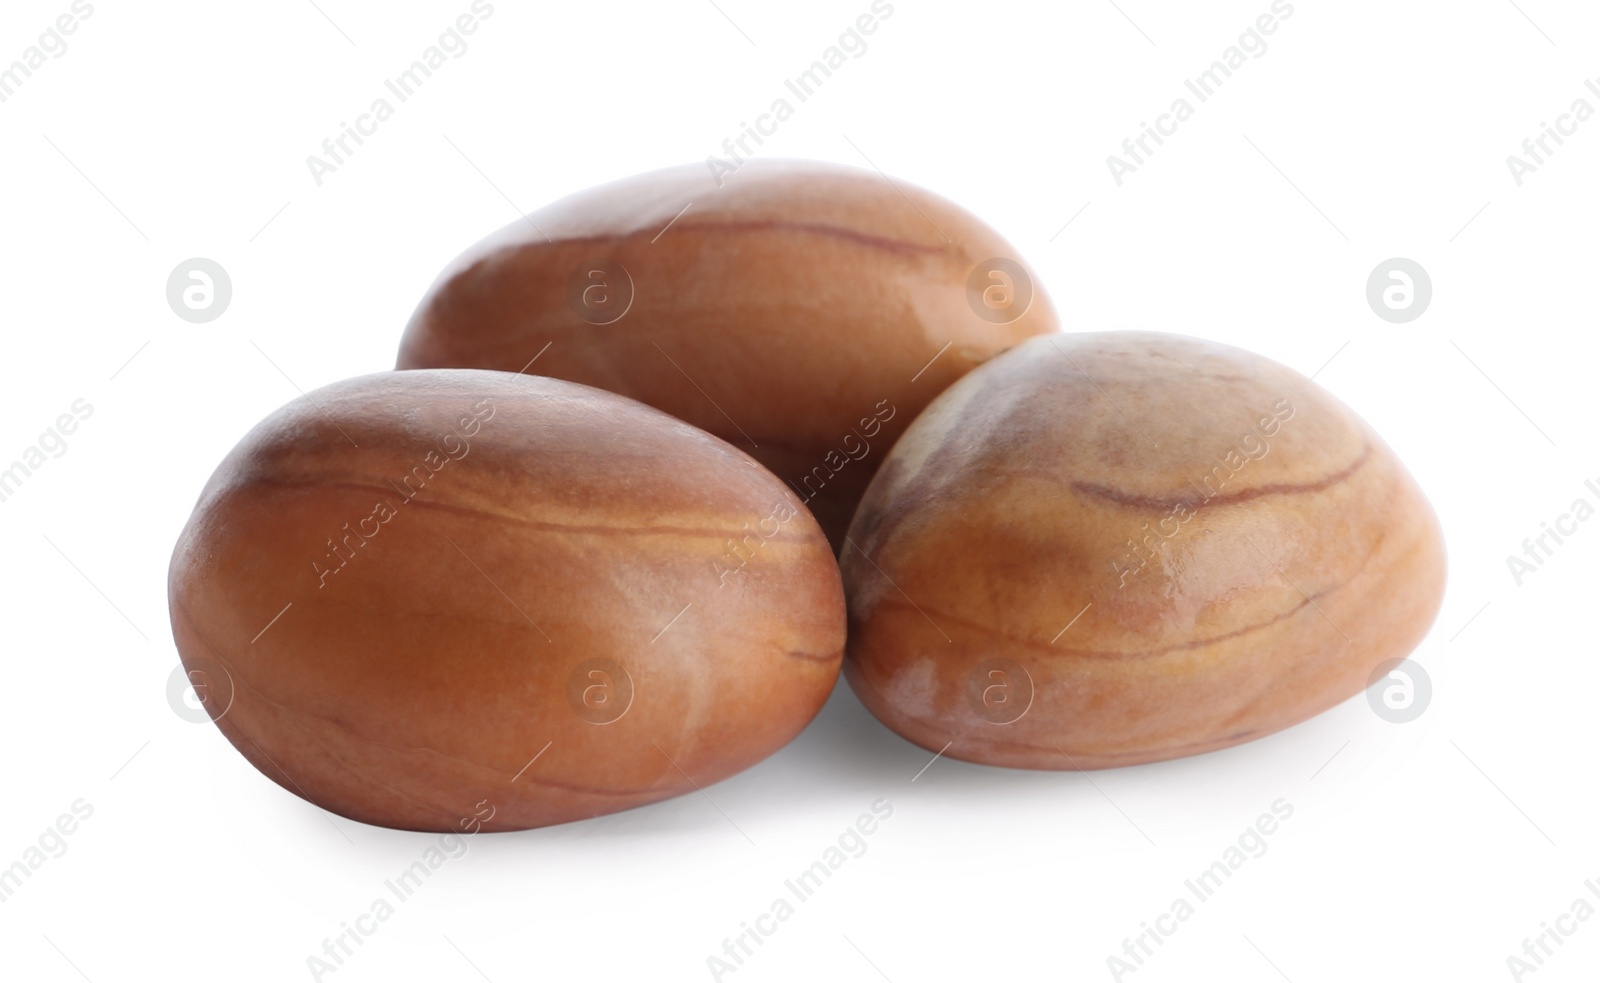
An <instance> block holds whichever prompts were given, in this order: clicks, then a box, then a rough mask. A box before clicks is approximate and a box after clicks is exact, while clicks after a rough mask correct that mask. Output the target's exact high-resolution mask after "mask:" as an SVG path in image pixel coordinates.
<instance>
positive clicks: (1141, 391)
mask: <svg viewBox="0 0 1600 983" xmlns="http://www.w3.org/2000/svg"><path fill="white" fill-rule="evenodd" d="M850 536H851V540H852V541H853V543H854V544H855V545H856V546H859V549H855V548H849V549H847V550H846V552H845V553H844V555H843V556H842V557H841V562H842V566H843V571H844V580H845V590H846V596H847V598H848V602H849V608H850V638H849V645H848V654H847V657H846V660H845V676H846V678H847V679H848V680H849V681H850V685H851V686H852V687H853V688H854V690H855V692H856V694H857V695H858V696H859V697H860V698H861V700H862V702H863V703H865V704H866V706H867V707H868V709H870V710H871V711H872V712H873V713H874V714H876V715H877V716H878V718H879V719H881V720H882V721H883V722H884V723H886V724H888V725H889V726H890V727H891V728H893V729H894V730H895V731H896V732H898V733H900V734H901V735H902V736H904V737H906V738H908V739H910V740H912V741H914V742H916V743H917V744H920V745H922V746H923V747H926V748H929V749H931V750H938V749H940V748H942V747H944V746H945V744H946V743H947V742H953V743H951V744H950V747H949V749H948V751H947V752H946V753H947V754H949V755H952V756H954V757H957V758H961V759H963V760H967V761H976V762H981V763H985V764H995V765H1005V766H1010V767H1017V768H1044V769H1066V770H1071V769H1091V768H1109V767H1115V766H1119V765H1130V764H1138V763H1141V762H1148V761H1161V760H1164V759H1168V758H1176V757H1181V756H1184V755H1190V754H1198V753H1201V752H1204V751H1211V750H1215V749H1218V748H1225V747H1229V746H1231V745H1235V744H1239V743H1242V742H1244V741H1248V740H1251V739H1253V738H1257V737H1261V736H1262V735H1265V734H1270V733H1272V732H1274V731H1277V730H1281V729H1283V728H1285V727H1288V726H1290V725H1292V724H1295V723H1297V722H1299V721H1301V720H1304V719H1306V718H1307V717H1310V716H1312V715H1313V714H1316V713H1319V712H1321V711H1323V710H1326V709H1328V708H1329V707H1332V706H1334V705H1335V704H1337V703H1339V702H1341V701H1343V700H1345V699H1347V698H1349V697H1350V696H1352V695H1354V694H1356V693H1359V692H1360V691H1361V690H1362V689H1363V688H1364V687H1365V686H1366V685H1367V683H1368V677H1369V674H1371V673H1372V671H1373V670H1374V669H1375V668H1376V667H1377V666H1378V665H1379V664H1380V663H1382V662H1384V661H1386V660H1388V659H1394V658H1402V657H1404V656H1405V655H1406V654H1407V653H1409V652H1410V651H1411V650H1412V648H1413V647H1415V646H1416V645H1417V644H1418V642H1420V641H1421V639H1422V638H1423V636H1424V635H1425V634H1426V633H1427V630H1428V628H1429V626H1430V625H1431V624H1432V622H1433V620H1434V616H1435V615H1436V614H1437V612H1438V609H1439V604H1440V601H1441V599H1442V595H1443V591H1444V579H1445V562H1444V546H1443V540H1442V537H1441V533H1440V530H1439V526H1438V521H1437V519H1436V518H1435V516H1434V514H1433V511H1432V509H1431V507H1430V506H1429V505H1428V503H1427V501H1426V499H1425V498H1424V497H1423V495H1422V493H1421V491H1420V490H1419V489H1418V488H1417V485H1416V484H1415V482H1414V481H1413V480H1412V478H1411V476H1410V475H1409V474H1408V473H1407V472H1406V470H1405V468H1404V467H1403V466H1402V465H1401V464H1400V462H1399V460H1398V459H1397V458H1396V457H1395V455H1394V453H1393V452H1392V451H1391V450H1390V449H1389V448H1388V446H1386V445H1385V444H1384V443H1383V441H1382V440H1381V439H1380V438H1379V437H1378V435H1377V434H1376V433H1374V432H1373V431H1372V429H1371V428H1370V427H1368V426H1367V425H1366V424H1365V423H1364V422H1363V421H1362V420H1361V419H1360V418H1359V417H1357V416H1356V415H1355V414H1354V413H1353V412H1352V411H1351V410H1350V409H1349V408H1348V407H1346V406H1344V405H1343V404H1342V403H1340V402H1339V401H1338V400H1337V399H1335V398H1334V397H1333V396H1332V395H1330V394H1329V393H1327V392H1326V391H1325V390H1323V389H1321V388H1320V387H1318V386H1317V385H1316V384H1315V383H1313V382H1311V381H1310V380H1308V379H1306V378H1304V377H1303V376H1301V375H1299V374H1298V373H1296V372H1294V371H1292V370H1290V369H1287V368H1285V367H1284V366H1281V365H1278V364H1277V363H1275V362H1272V361H1269V360H1268V359H1265V358H1263V357H1260V356H1258V355H1254V354H1251V353H1249V352H1246V351H1241V350H1239V349H1236V348H1230V347H1228V346H1225V345H1219V344H1213V343H1210V342H1206V341H1201V340H1198V339H1194V338H1187V337H1182V336H1178V335H1168V334H1155V333H1144V332H1116V333H1096V334H1073V335H1062V336H1057V337H1053V338H1038V339H1034V340H1031V341H1028V342H1026V343H1024V344H1022V345H1020V346H1018V347H1017V348H1015V349H1013V350H1012V351H1010V352H1007V353H1005V354H1003V355H1001V356H998V357H996V358H995V359H993V360H992V361H990V362H989V363H988V364H986V365H983V366H981V367H980V368H978V369H977V370H975V371H973V372H972V373H970V374H969V375H967V376H966V377H965V378H963V379H962V380H960V381H959V382H957V383H956V384H955V385H954V386H953V387H951V389H950V390H949V391H947V392H946V393H945V394H944V395H942V396H940V397H939V398H938V399H937V400H935V401H934V402H933V404H932V405H931V406H929V407H928V409H927V410H926V411H925V412H924V413H923V414H922V415H921V416H920V417H919V418H918V419H917V420H916V422H915V423H913V424H912V426H911V427H910V428H909V429H908V430H907V431H906V434H905V436H904V437H902V438H901V440H900V442H899V443H898V444H897V445H896V446H895V448H894V450H893V452H892V453H891V454H890V456H889V458H888V460H887V461H885V463H884V465H883V467H882V469H881V470H880V471H879V474H878V476H877V478H876V479H875V480H874V481H873V483H872V486H871V487H870V488H869V489H868V491H867V493H866V497H865V498H864V500H863V502H862V504H861V509H860V511H859V512H858V514H857V515H856V518H855V522H854V524H853V525H852V527H851V532H850ZM869 557H870V560H869V559H868V558H869ZM1069 626H1070V627H1069ZM996 672H998V673H999V675H995V673H996ZM1030 698H1031V702H1030ZM985 701H987V702H985ZM1008 701H1009V702H1008ZM1019 711H1020V716H1016V717H1015V719H1011V720H1007V719H1006V718H1007V717H1008V716H1012V715H1014V714H1016V713H1018V712H1019ZM997 721H998V722H997Z"/></svg>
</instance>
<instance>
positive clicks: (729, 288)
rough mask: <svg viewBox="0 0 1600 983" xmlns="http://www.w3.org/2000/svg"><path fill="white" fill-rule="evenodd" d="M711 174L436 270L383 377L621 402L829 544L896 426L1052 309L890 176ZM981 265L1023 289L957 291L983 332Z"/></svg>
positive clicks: (567, 218) (811, 170)
mask: <svg viewBox="0 0 1600 983" xmlns="http://www.w3.org/2000/svg"><path fill="white" fill-rule="evenodd" d="M721 180H722V184H721V186H720V187H719V185H718V182H717V180H715V179H713V177H712V175H711V173H710V171H709V169H708V168H707V167H706V166H705V165H704V164H691V165H684V166H680V167H675V168H670V169H667V170H662V171H656V172H653V173H649V174H643V175H639V176H636V177H630V178H627V179H624V180H621V181H616V182H614V183H611V184H607V185H603V186H600V187H597V188H591V189H589V190H586V191H582V192H579V193H577V194H574V195H572V196H570V197H567V198H564V199H562V200H560V201H557V202H555V203H554V204H552V205H549V206H547V207H545V208H542V209H540V210H539V211H536V212H534V213H532V214H531V215H529V216H528V218H527V219H526V220H522V221H517V222H513V223H511V224H510V225H508V226H507V227H505V228H504V229H502V230H501V231H500V232H498V233H496V234H494V235H492V236H490V237H489V238H487V239H485V240H484V241H483V242H480V243H478V244H477V245H475V246H473V247H472V248H471V249H469V250H467V252H466V253H464V254H463V255H462V256H460V257H459V258H457V259H456V260H455V261H454V262H453V263H451V264H450V266H449V267H448V268H447V269H446V270H445V271H444V272H443V273H442V274H441V275H440V277H439V278H438V280H437V281H436V282H435V283H434V285H433V286H432V288H431V289H430V290H429V291H428V294H427V296H426V297H424V298H423V300H422V302H421V304H420V305H419V306H418V307H417V310H416V313H415V314H414V315H413V316H412V319H411V323H410V325H409V326H408V327H407V329H406V333H405V337H404V339H403V340H402V342H401V345H400V352H399V358H398V360H397V363H396V367H397V368H401V369H413V368H435V367H448V366H466V367H474V368H486V369H502V370H506V371H511V372H516V371H519V370H521V369H523V368H525V367H526V369H527V371H528V372H530V373H536V374H540V375H547V376H553V377H556V378H560V379H568V380H571V381H574V382H581V383H584V384H586V385H591V386H595V387H598V388H601V389H605V390H608V391H611V392H616V393H621V394H623V395H625V396H630V397H632V398H634V399H637V400H639V401H641V402H643V403H646V404H648V405H650V406H654V407H656V408H657V409H660V410H664V411H665V412H667V413H670V414H672V415H673V416H676V417H678V418H679V419H681V420H686V421H688V422H690V423H692V424H694V425H695V426H697V427H700V428H702V429H704V430H707V431H709V432H711V433H714V434H716V435H717V436H719V437H722V438H723V439H724V440H726V441H728V442H729V443H731V444H733V445H734V446H736V447H739V448H740V449H742V450H744V451H746V452H747V453H749V454H750V455H751V456H752V457H754V458H756V460H758V461H760V462H761V463H762V464H764V465H766V466H767V467H768V468H770V469H771V470H772V471H773V472H774V473H776V474H777V475H778V476H779V477H781V478H783V479H784V480H785V481H787V482H788V483H789V485H790V487H791V488H793V489H795V491H796V493H797V494H798V495H799V496H800V497H801V499H803V500H804V501H805V502H806V504H807V506H808V507H809V508H810V509H811V510H812V512H813V513H814V514H815V515H816V516H817V519H818V521H819V522H820V523H821V524H822V528H823V530H824V531H825V532H826V533H827V534H828V536H829V538H830V540H831V541H833V543H834V545H835V547H836V548H837V547H838V546H839V545H840V543H841V537H842V536H843V533H844V530H845V529H846V527H847V526H848V525H849V523H850V517H851V515H852V514H853V513H854V511H855V506H856V503H857V501H858V500H859V499H860V497H861V493H862V491H863V490H864V489H865V488H866V486H867V483H868V481H870V480H871V478H872V475H873V473H874V472H875V471H876V469H877V466H878V463H879V462H880V461H881V460H882V459H883V456H884V455H885V454H886V453H887V452H888V450H889V448H890V447H891V446H892V445H893V443H894V441H895V439H896V438H898V437H899V435H900V433H901V432H902V431H903V430H904V428H905V426H906V425H907V424H908V423H910V421H911V419H912V418H913V417H915V416H916V415H917V413H919V412H920V411H921V410H922V408H923V407H924V406H926V405H927V403H928V401H929V400H931V399H933V397H934V396H937V395H938V394H939V393H940V392H941V391H943V390H944V389H945V388H946V387H947V386H949V385H950V384H951V383H952V382H954V381H955V380H956V379H958V378H960V377H961V376H962V375H963V374H964V373H966V372H967V371H968V370H970V369H972V368H973V367H974V366H976V365H978V364H980V363H982V362H983V361H984V360H985V359H987V358H989V357H990V356H992V355H993V354H995V353H996V352H998V351H1002V350H1004V349H1006V348H1009V347H1010V346H1012V345H1014V344H1016V343H1017V342H1019V341H1022V340H1023V339H1025V338H1029V337H1032V336H1034V335H1038V334H1043V333H1045V332H1054V331H1057V330H1058V325H1057V321H1056V316H1055V311H1054V309H1053V308H1052V306H1051V304H1050V300H1049V298H1048V297H1047V296H1046V294H1045V291H1044V288H1043V286H1042V284H1040V283H1039V282H1038V278H1037V277H1036V276H1033V275H1032V273H1031V271H1028V270H1027V269H1026V264H1025V263H1023V261H1022V259H1021V257H1020V255H1019V254H1018V253H1017V252H1016V250H1015V249H1014V248H1013V247H1012V246H1011V245H1010V244H1009V243H1007V242H1006V241H1005V240H1004V239H1003V238H1002V237H1001V236H1000V235H999V234H998V233H997V232H995V231H994V230H993V229H991V228H989V227H988V226H987V225H985V224H984V223H983V222H982V221H980V220H979V219H978V218H976V217H975V216H973V215H972V214H970V213H969V212H967V211H966V210H964V209H962V208H960V207H958V206H956V205H954V204H952V203H951V202H949V201H946V200H945V199H943V198H941V197H939V196H937V195H934V194H931V193H930V192H927V191H924V190H922V189H920V188H917V187H915V186H913V185H910V184H907V183H905V182H903V181H894V182H890V181H889V180H888V179H887V178H885V177H884V176H882V175H880V174H878V173H875V172H873V171H867V170H860V169H856V168H849V167H842V166H838V165H832V164H822V163H817V162H811V161H794V160H750V161H746V162H745V163H744V164H743V165H742V166H741V167H740V168H739V169H738V171H737V172H735V173H733V174H724V175H721ZM997 257H998V258H1003V259H1008V260H1011V261H1014V262H1016V263H1017V264H1019V265H1020V266H1021V267H1022V268H1023V279H1024V280H1025V281H1026V282H1025V283H1023V284H1017V283H1012V284H1010V287H1011V291H1012V292H1011V293H1009V294H1008V292H1007V287H1006V284H1005V283H1004V282H1003V281H1002V280H1001V279H997V278H994V277H989V276H987V275H985V273H980V274H979V275H978V277H977V282H978V283H979V285H980V286H984V288H985V292H980V293H979V294H978V296H979V298H982V297H984V296H986V295H987V296H988V298H989V299H990V301H991V302H992V303H993V304H995V305H998V311H997V312H991V315H990V316H991V317H995V318H1000V319H1001V320H999V321H996V320H990V319H986V318H985V317H981V316H979V314H978V313H977V312H976V311H975V309H974V306H973V304H974V301H973V300H972V299H971V298H970V297H969V284H970V283H971V282H972V281H973V273H974V270H975V269H978V268H979V267H980V266H982V265H983V264H986V263H987V261H989V260H991V259H994V258H997ZM607 264H616V266H615V267H613V266H607ZM617 267H620V268H621V269H622V270H625V271H626V276H625V277H624V276H621V275H619V274H618V273H617V272H616V268H617ZM1013 279H1015V278H1013ZM990 288H993V289H990ZM1023 288H1026V289H1027V290H1030V291H1031V294H1032V299H1031V302H1029V303H1028V304H1027V305H1026V306H1025V307H1024V306H1023V305H1022V303H1021V296H1022V293H1023ZM1008 297H1009V298H1010V300H1009V303H1010V305H1011V306H1009V307H1008V306H1006V305H1007V303H1008ZM980 304H981V300H980ZM613 317H615V318H616V320H608V319H610V318H613ZM595 321H606V323H594V322H595ZM530 363H531V364H530Z"/></svg>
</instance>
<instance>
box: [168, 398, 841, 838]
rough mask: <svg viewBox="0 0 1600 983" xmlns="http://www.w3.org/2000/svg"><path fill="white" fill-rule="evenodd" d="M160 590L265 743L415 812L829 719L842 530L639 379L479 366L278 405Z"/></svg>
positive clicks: (313, 793)
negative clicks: (835, 549) (639, 399)
mask: <svg viewBox="0 0 1600 983" xmlns="http://www.w3.org/2000/svg"><path fill="white" fill-rule="evenodd" d="M384 515H387V518H382V516H384ZM169 591H170V603H171V612H172V627H173V634H174V636H175V638H176V640H177V645H178V650H179V652H180V654H181V655H182V657H183V661H184V664H185V665H186V666H188V667H189V669H190V670H191V671H192V672H197V673H199V674H201V675H200V676H199V677H197V678H202V679H205V680H206V683H207V687H206V688H207V690H208V698H207V700H206V705H207V708H208V709H209V710H210V712H211V714H212V716H213V718H219V715H220V719H217V723H218V726H219V727H220V728H221V730H222V732H223V733H224V734H225V735H226V736H227V738H228V739H229V740H230V741H232V742H233V744H234V746H235V747H237V748H238V749H239V750H240V752H242V753H243V754H244V756H245V757H246V758H248V759H249V760H250V762H251V763H252V764H254V765H255V766H256V767H257V768H259V769H260V770H261V771H262V772H263V773H264V774H266V775H267V776H268V777H269V778H271V779H272V780H273V781H275V782H278V783H279V784H280V785H282V786H283V787H284V788H286V789H288V790H290V791H291V792H294V793H295V794H297V795H300V796H302V797H304V798H306V799H308V800H310V801H311V802H314V803H316V804H317V805H319V806H322V807H324V808H326V809H329V810H332V811H333V812H336V813H338V814H339V815H342V816H346V817H349V818H351V819H356V820H360V821H362V822H367V823H375V824H378V825H382V826H391V827H397V828H401V829H413V830H435V831H446V830H453V831H457V832H461V831H467V832H475V831H476V828H474V827H476V826H478V825H480V824H481V826H482V828H484V829H489V830H506V829H522V828H527V827H534V826H546V825H550V824H553V823H561V822H567V821H570V820H575V819H583V818H587V817H590V816H597V815H600V814H603V813H609V812H616V811H618V810H621V809H627V808H630V807H633V806H638V805H643V804H645V803H648V802H654V801H657V800H659V799H664V798H667V797H669V796H674V795H681V794H683V793H685V792H693V791H694V790H695V787H696V785H699V786H706V785H709V784H711V783H713V782H716V781H718V780H720V779H722V778H726V777H728V776H729V775H732V774H734V773H735V772H738V771H740V770H741V769H743V768H746V767H748V766H749V765H752V764H754V763H755V762H757V761H760V760H761V759H762V758H765V757H766V756H767V755H769V754H771V753H772V752H774V751H776V750H777V749H778V748H780V747H782V746H783V745H784V744H786V743H788V741H789V740H790V739H791V738H793V737H794V736H795V735H796V734H797V733H799V732H800V730H801V729H802V728H803V727H804V726H805V725H806V723H807V722H808V721H810V720H811V718H812V717H813V716H814V715H815V714H816V712H817V711H818V710H819V709H820V708H821V706H822V703H823V701H824V700H826V698H827V696H828V694H829V692H830V690H831V688H832V685H833V683H834V680H835V679H836V677H837V673H838V668H839V662H840V659H841V658H842V654H843V645H844V626H845V625H844V602H843V594H842V590H841V587H840V582H839V573H838V568H837V566H836V565H835V562H834V559H833V555H832V553H831V551H830V549H829V547H828V543H827V540H826V538H825V537H824V536H823V535H822V532H821V530H820V529H819V528H818V527H817V525H816V523H815V522H814V521H813V520H812V518H811V516H810V515H808V514H807V513H806V511H805V509H804V508H803V507H801V505H800V503H799V501H798V500H797V499H796V498H795V497H794V495H793V494H792V493H791V492H790V491H789V490H788V489H787V488H785V487H784V485H783V483H782V482H780V481H778V480H777V479H776V478H774V477H773V476H772V475H771V474H770V473H768V472H767V471H765V470H764V469H762V468H760V467H759V466H758V465H757V464H756V462H754V461H753V460H751V459H750V458H749V457H747V456H746V455H745V454H743V453H742V452H740V451H738V450H737V449H735V448H733V447H730V446H728V445H727V444H725V443H724V442H723V441H721V440H719V439H717V438H715V437H713V436H711V435H709V434H706V433H703V432H700V431H697V430H695V429H694V428H692V427H690V426H688V425H687V424H684V423H682V422H680V421H678V420H675V419H672V418H671V417H668V416H667V415H666V414H663V413H660V412H657V411H656V410H652V409H650V408H649V407H646V406H643V405H641V404H639V403H636V402H634V401H632V400H628V399H625V398H622V397H620V396H615V395H612V394H610V393H605V392H600V391H598V390H594V389H590V388H587V387H584V386H579V385H574V384H571V383H566V382H560V381H557V380H553V379H537V378H532V377H528V376H516V375H513V374H510V373H500V372H483V371H476V370H439V371H423V372H406V373H386V374H383V375H376V376H366V377H363V378H359V379H353V380H350V381H347V382H342V383H339V384H337V385H333V386H329V387H327V388H325V389H321V390H318V391H316V392H314V393H312V394H310V396H309V397H308V398H306V399H301V400H297V401H295V402H294V403H291V404H289V405H288V406H286V407H284V408H283V409H281V410H279V411H278V412H276V413H274V414H273V415H272V416H271V417H269V418H268V419H267V420H266V421H264V422H263V423H261V424H260V425H259V426H257V427H256V428H255V429H254V430H253V431H252V432H251V433H250V434H249V435H248V436H246V437H245V438H244V440H243V441H242V442H241V443H240V444H239V445H238V447H236V448H235V449H234V450H233V452H232V453H231V454H230V455H229V456H228V457H227V459H226V460H225V461H224V462H223V463H222V465H221V466H220V467H219V468H218V469H217V472H216V474H215V475H214V476H213V477H212V479H211V481H210V483H209V484H208V485H207V486H206V488H205V491H204V492H203V493H202V495H201V497H200V501H199V504H198V505H197V507H196V509H195V512H194V515H193V517H192V518H191V519H190V521H189V524H188V526H187V527H186V528H185V529H184V531H183V534H182V536H181V538H180V539H179V541H178V544H177V548H176V549H175V550H174V553H173V558H172V566H171V573H170V583H169ZM600 660H608V662H609V665H608V664H607V661H600ZM596 666H598V669H596ZM619 668H620V673H621V674H619V672H618V669H619ZM594 671H598V672H599V673H600V674H599V675H593V674H592V673H593V672H594ZM623 674H625V675H623ZM629 687H631V690H632V696H631V700H630V699H627V696H626V691H627V689H628V688H629ZM624 703H626V705H624ZM530 762H531V764H530ZM486 815H491V816H492V818H491V819H489V820H488V821H486V822H485V821H484V820H483V817H484V816H486ZM468 824H471V825H470V826H469V825H468Z"/></svg>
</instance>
